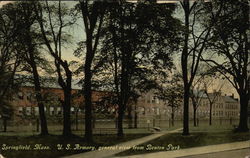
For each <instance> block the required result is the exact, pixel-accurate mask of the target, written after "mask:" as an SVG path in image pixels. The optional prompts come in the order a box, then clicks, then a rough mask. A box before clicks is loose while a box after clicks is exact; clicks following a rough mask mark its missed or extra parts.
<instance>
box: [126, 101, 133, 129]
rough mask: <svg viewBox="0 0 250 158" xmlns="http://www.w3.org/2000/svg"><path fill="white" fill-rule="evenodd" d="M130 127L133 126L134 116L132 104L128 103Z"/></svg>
mask: <svg viewBox="0 0 250 158" xmlns="http://www.w3.org/2000/svg"><path fill="white" fill-rule="evenodd" d="M127 109H128V128H132V127H133V126H132V124H133V117H132V105H128V108H127Z"/></svg>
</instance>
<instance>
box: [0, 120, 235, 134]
mask: <svg viewBox="0 0 250 158" xmlns="http://www.w3.org/2000/svg"><path fill="white" fill-rule="evenodd" d="M47 122H48V128H49V131H50V132H58V133H60V132H61V131H62V130H63V121H62V118H58V119H48V121H47ZM238 122H239V120H238V119H235V118H230V119H223V118H220V119H214V120H213V121H212V126H218V127H220V126H221V125H223V126H231V127H233V126H234V125H238ZM182 123H183V121H182V120H180V119H177V120H174V123H172V120H169V119H154V118H151V119H146V118H144V119H138V120H137V122H136V123H135V121H134V120H132V121H131V120H128V119H125V120H124V121H123V127H124V129H134V130H138V131H142V132H143V131H144V132H145V131H149V130H150V129H151V128H153V127H158V128H160V129H161V130H167V129H170V128H172V127H173V126H174V127H182ZM189 123H190V126H193V120H190V122H189ZM84 125H85V123H84V120H83V119H81V120H80V119H79V120H77V121H76V120H75V119H72V122H71V128H72V130H73V131H76V132H77V131H79V132H80V131H81V132H82V131H84V128H85V127H84ZM208 125H209V120H208V119H197V126H198V127H199V126H208ZM116 127H117V120H115V119H95V120H93V131H94V133H97V134H107V133H115V132H116ZM135 127H136V129H135ZM39 128H40V127H39V120H38V119H29V120H27V119H26V120H24V119H23V120H19V121H7V132H32V133H36V132H38V131H39V130H40V129H39ZM3 129H4V127H3V120H1V119H0V131H3ZM140 129H144V130H140ZM82 133H83V132H82Z"/></svg>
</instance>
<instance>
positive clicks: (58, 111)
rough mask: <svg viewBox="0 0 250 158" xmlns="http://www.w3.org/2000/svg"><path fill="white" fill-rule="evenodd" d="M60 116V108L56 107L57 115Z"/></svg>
mask: <svg viewBox="0 0 250 158" xmlns="http://www.w3.org/2000/svg"><path fill="white" fill-rule="evenodd" d="M61 114H62V108H61V107H57V115H61Z"/></svg>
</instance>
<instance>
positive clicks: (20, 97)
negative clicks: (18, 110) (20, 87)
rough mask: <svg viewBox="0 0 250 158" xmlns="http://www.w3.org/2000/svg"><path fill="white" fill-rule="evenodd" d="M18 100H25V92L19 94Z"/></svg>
mask: <svg viewBox="0 0 250 158" xmlns="http://www.w3.org/2000/svg"><path fill="white" fill-rule="evenodd" d="M17 95H18V98H19V99H20V100H23V96H24V94H23V92H18V94H17Z"/></svg>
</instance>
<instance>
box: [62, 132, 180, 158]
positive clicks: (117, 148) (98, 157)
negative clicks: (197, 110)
mask: <svg viewBox="0 0 250 158" xmlns="http://www.w3.org/2000/svg"><path fill="white" fill-rule="evenodd" d="M180 129H181V128H180ZM180 129H176V130H172V131H164V132H160V133H155V134H152V135H149V136H146V137H143V138H139V139H135V140H131V141H128V142H124V143H120V144H117V145H114V146H109V148H108V149H107V148H106V149H104V150H95V151H90V152H86V153H81V154H76V155H71V156H65V157H63V158H107V157H111V156H113V155H115V154H117V153H120V152H122V151H125V150H128V149H130V148H131V147H133V146H136V145H139V144H142V143H145V142H148V141H150V140H153V139H156V138H158V137H161V136H162V135H165V134H169V133H175V132H177V131H179V130H180Z"/></svg>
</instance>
